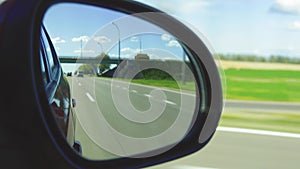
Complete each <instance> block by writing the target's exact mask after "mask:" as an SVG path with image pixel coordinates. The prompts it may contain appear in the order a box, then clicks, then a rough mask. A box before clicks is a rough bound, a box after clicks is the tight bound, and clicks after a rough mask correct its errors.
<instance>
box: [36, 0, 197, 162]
mask: <svg viewBox="0 0 300 169" xmlns="http://www.w3.org/2000/svg"><path fill="white" fill-rule="evenodd" d="M139 15H141V14H139ZM143 15H146V14H143ZM147 15H151V13H149V14H147ZM43 25H44V26H45V29H43V30H44V31H45V32H48V33H49V38H48V39H47V38H44V37H41V39H42V45H41V60H42V62H41V64H42V65H41V68H42V70H43V75H45V76H47V77H44V79H45V80H44V82H45V83H46V85H45V86H46V91H47V92H48V91H49V90H50V89H47V83H51V80H53V81H58V83H57V88H55V90H56V91H49V93H54V95H51V94H49V98H50V99H49V102H50V104H51V105H52V104H54V106H53V112H54V114H55V115H56V117H57V122H58V124H59V126H60V128H61V129H62V131H63V133H64V134H65V135H66V138H67V141H68V142H69V143H70V145H71V146H73V147H74V148H75V147H77V148H76V149H77V150H78V149H80V151H81V155H82V156H83V157H85V158H88V159H93V160H106V159H114V158H120V157H132V158H140V157H148V156H153V155H157V154H160V153H163V152H165V151H167V150H168V149H170V148H172V147H173V146H175V145H176V144H177V143H178V142H180V141H181V140H182V139H183V138H184V136H185V135H186V134H187V133H188V132H189V129H190V128H191V126H192V125H193V122H194V120H195V118H196V115H197V113H198V112H199V110H198V109H199V108H198V107H199V100H200V98H199V94H198V88H200V87H199V86H197V83H196V80H195V74H194V73H193V71H192V70H193V66H192V63H191V62H190V58H191V56H190V55H191V54H190V53H189V52H188V50H187V49H186V48H185V47H184V46H183V45H182V43H181V42H180V40H178V39H176V38H175V37H174V36H173V35H171V34H170V33H168V32H167V31H165V30H163V29H161V28H159V27H157V26H156V25H153V24H151V23H149V22H147V21H144V20H142V19H139V16H138V15H127V14H124V13H120V12H116V11H112V10H108V9H103V8H100V7H93V6H87V5H81V4H74V3H61V4H56V5H53V6H52V7H50V8H49V9H48V11H47V12H46V14H45V16H44V20H43ZM41 35H43V34H41ZM51 42H52V44H53V45H54V48H51V45H50V46H48V47H47V46H46V45H45V44H46V43H51ZM51 52H52V54H51V56H49V53H51ZM54 52H56V53H57V56H58V57H59V60H60V63H61V65H62V70H63V72H64V75H62V76H57V75H56V74H55V73H57V72H55V71H54V72H51V71H50V69H49V68H48V67H49V64H50V63H49V60H51V59H49V57H50V58H51V57H55V55H54V54H53V53H54ZM47 53H48V54H47ZM54 60H55V58H54ZM53 63H56V62H55V61H54V62H53ZM54 68H57V69H58V70H59V65H58V66H54ZM56 78H57V79H56ZM47 79H50V80H49V81H47ZM68 84H69V88H68ZM52 90H54V89H52ZM71 102H72V103H71ZM57 107H60V109H59V110H57V109H58V108H57ZM59 115H60V116H59ZM74 143H76V144H74ZM79 143H80V144H79ZM78 146H79V147H80V148H78Z"/></svg>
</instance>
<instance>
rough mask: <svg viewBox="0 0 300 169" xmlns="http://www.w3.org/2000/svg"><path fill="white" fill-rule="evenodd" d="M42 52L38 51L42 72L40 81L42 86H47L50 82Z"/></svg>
mask: <svg viewBox="0 0 300 169" xmlns="http://www.w3.org/2000/svg"><path fill="white" fill-rule="evenodd" d="M43 56H44V55H43V52H42V51H41V50H40V60H41V70H42V76H43V77H42V79H43V82H44V84H45V85H46V84H48V83H49V82H50V80H49V75H48V72H47V71H46V65H45V61H44V59H45V58H44V57H43Z"/></svg>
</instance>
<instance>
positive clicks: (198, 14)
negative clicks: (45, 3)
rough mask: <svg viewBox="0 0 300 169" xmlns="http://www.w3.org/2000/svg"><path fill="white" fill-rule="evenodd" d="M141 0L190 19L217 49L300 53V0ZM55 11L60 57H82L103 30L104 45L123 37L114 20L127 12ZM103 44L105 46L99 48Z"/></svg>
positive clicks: (51, 21)
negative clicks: (83, 49)
mask: <svg viewBox="0 0 300 169" xmlns="http://www.w3.org/2000/svg"><path fill="white" fill-rule="evenodd" d="M138 1H140V2H143V3H146V4H150V5H152V6H154V7H157V8H159V9H161V10H163V11H166V12H168V13H170V14H172V15H173V16H175V17H178V18H179V19H181V20H184V21H185V22H188V23H190V24H191V25H192V26H193V27H194V29H196V30H197V31H199V32H201V33H202V35H201V36H204V37H205V38H206V39H207V40H208V41H207V42H206V43H209V44H210V46H212V47H213V49H214V51H215V52H216V53H223V54H227V53H234V54H256V55H262V56H269V55H285V56H291V57H300V45H298V41H299V39H300V1H299V0H247V1H245V0H185V1H183V0H172V3H170V1H161V0H138ZM179 7H180V8H179ZM50 10H52V12H51V11H50V12H48V13H47V14H46V17H45V20H44V23H45V25H46V27H47V29H48V31H49V33H50V35H51V37H52V40H53V42H54V43H55V47H56V49H57V51H58V53H59V54H60V55H76V56H79V55H80V45H81V41H82V42H83V45H85V44H86V43H87V42H88V40H90V39H91V37H92V36H95V35H97V33H98V34H99V40H100V41H101V44H102V48H103V47H104V48H105V49H106V50H108V48H109V47H108V46H109V45H110V47H111V46H112V44H109V43H108V42H116V41H117V29H116V27H115V26H113V25H112V24H111V22H112V21H113V20H115V19H118V18H121V17H123V16H124V15H123V14H120V13H116V12H111V11H109V10H99V8H94V9H93V8H92V7H83V6H76V5H75V6H73V7H71V8H70V7H68V8H66V7H64V6H63V5H58V6H56V7H52V9H50ZM123 24H124V23H123ZM128 25H129V26H128ZM130 25H132V24H131V23H129V24H127V27H130ZM119 26H120V27H121V25H119ZM103 27H105V28H106V30H102V34H101V33H99V29H101V28H103ZM125 27H126V24H124V27H122V28H121V29H122V31H123V32H124V29H125ZM127 29H128V28H127ZM140 29H142V28H140ZM105 31H107V32H110V33H109V34H111V35H112V36H111V37H108V36H106V35H105ZM122 31H121V32H122ZM100 32H101V31H100ZM125 32H126V31H125ZM154 32H160V31H157V30H155V31H154ZM160 33H161V32H160ZM100 34H101V36H100ZM113 35H114V36H113ZM124 36H125V35H124ZM157 36H158V35H157ZM205 38H203V39H205ZM142 39H143V38H142ZM144 41H145V40H144ZM171 41H174V39H172V38H171V39H169V40H168V41H166V42H165V43H166V44H168V43H171ZM143 43H144V45H143V46H144V47H145V48H154V47H155V46H153V44H154V43H153V44H152V46H151V45H150V44H149V45H148V46H147V42H143ZM128 44H129V43H128ZM115 45H116V44H115ZM138 46H139V45H137V44H134V43H131V45H129V46H126V45H125V44H124V46H123V47H122V49H123V48H124V49H123V51H125V48H127V49H129V48H131V50H132V51H137V50H138ZM175 46H176V44H175ZM116 47H117V46H115V49H111V52H113V53H116V52H117V50H116ZM165 47H167V46H165ZM94 48H96V47H94ZM100 48H101V45H100V46H98V48H97V49H99V50H100ZM162 49H163V50H169V51H170V52H175V50H177V53H180V50H179V49H176V48H174V46H173V48H172V49H171V48H162ZM85 50H86V51H85V52H87V53H88V52H92V50H89V49H85ZM127 51H128V50H127ZM98 52H99V51H98ZM175 53H176V52H175Z"/></svg>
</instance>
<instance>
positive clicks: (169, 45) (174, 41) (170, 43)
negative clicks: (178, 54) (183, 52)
mask: <svg viewBox="0 0 300 169" xmlns="http://www.w3.org/2000/svg"><path fill="white" fill-rule="evenodd" d="M167 46H168V47H180V44H179V43H178V41H176V40H171V41H169V43H168V44H167Z"/></svg>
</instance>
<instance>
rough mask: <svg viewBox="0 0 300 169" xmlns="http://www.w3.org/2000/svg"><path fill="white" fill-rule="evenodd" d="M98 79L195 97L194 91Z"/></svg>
mask: <svg viewBox="0 0 300 169" xmlns="http://www.w3.org/2000/svg"><path fill="white" fill-rule="evenodd" d="M98 80H106V81H114V83H125V84H129V85H134V86H141V87H146V88H148V89H158V90H163V91H167V92H173V93H177V94H184V95H187V96H192V97H196V93H195V94H193V93H186V92H183V91H176V90H171V89H167V88H162V87H154V86H149V85H143V84H138V83H131V82H123V81H119V80H116V79H113V80H109V79H100V78H99V79H98Z"/></svg>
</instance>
